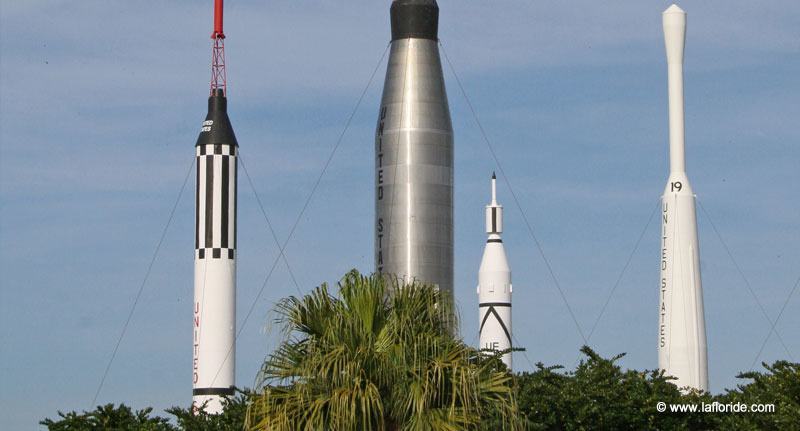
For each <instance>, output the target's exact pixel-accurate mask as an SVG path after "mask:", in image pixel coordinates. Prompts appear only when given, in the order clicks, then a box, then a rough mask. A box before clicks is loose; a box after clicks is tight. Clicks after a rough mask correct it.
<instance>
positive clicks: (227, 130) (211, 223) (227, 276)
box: [192, 89, 238, 413]
mask: <svg viewBox="0 0 800 431" xmlns="http://www.w3.org/2000/svg"><path fill="white" fill-rule="evenodd" d="M237 149H238V143H237V142H236V136H235V135H234V133H233V128H232V127H231V123H230V120H229V119H228V114H227V99H226V98H225V93H224V91H223V90H222V89H215V90H214V91H213V92H212V94H211V97H209V99H208V115H207V116H206V119H205V121H203V125H202V128H201V130H200V136H199V137H198V138H197V144H196V146H195V151H196V157H197V188H196V194H195V204H196V212H195V254H194V316H193V317H194V319H193V324H192V326H193V344H194V346H193V361H192V383H193V385H192V387H193V391H192V395H193V403H194V405H196V406H200V405H202V404H203V403H205V402H208V403H207V404H206V411H208V412H211V413H218V412H220V411H221V410H222V405H221V399H222V397H223V396H226V395H232V394H233V385H234V368H235V356H236V352H235V341H236V195H237V169H236V168H237V164H236V159H237Z"/></svg>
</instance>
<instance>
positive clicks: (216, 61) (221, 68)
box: [211, 0, 228, 96]
mask: <svg viewBox="0 0 800 431" xmlns="http://www.w3.org/2000/svg"><path fill="white" fill-rule="evenodd" d="M222 3H223V0H214V32H213V33H211V39H212V40H213V41H214V47H213V48H212V50H211V95H212V96H213V95H214V93H215V92H216V90H222V94H223V95H227V93H228V75H227V73H226V72H225V33H224V32H223V31H222Z"/></svg>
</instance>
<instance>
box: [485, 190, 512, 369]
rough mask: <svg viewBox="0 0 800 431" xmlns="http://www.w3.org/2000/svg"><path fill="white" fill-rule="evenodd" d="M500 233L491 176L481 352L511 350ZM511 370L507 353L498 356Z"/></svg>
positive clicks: (508, 283)
mask: <svg viewBox="0 0 800 431" xmlns="http://www.w3.org/2000/svg"><path fill="white" fill-rule="evenodd" d="M502 232H503V206H502V205H500V204H498V203H497V177H496V176H495V175H494V174H492V202H491V203H490V204H489V205H487V206H486V233H487V234H489V239H488V240H486V248H485V249H484V250H483V259H482V260H481V269H480V271H479V272H478V310H479V313H480V315H479V318H480V322H481V326H480V330H479V332H480V348H481V350H484V349H485V350H494V351H503V350H508V349H510V348H511V347H512V343H511V339H512V332H511V268H509V267H508V259H506V251H505V249H504V248H503V240H502V239H501V238H500V234H501V233H502ZM502 359H503V362H504V363H505V364H506V366H508V368H509V369H511V365H512V358H511V352H508V353H506V354H504V355H503V357H502Z"/></svg>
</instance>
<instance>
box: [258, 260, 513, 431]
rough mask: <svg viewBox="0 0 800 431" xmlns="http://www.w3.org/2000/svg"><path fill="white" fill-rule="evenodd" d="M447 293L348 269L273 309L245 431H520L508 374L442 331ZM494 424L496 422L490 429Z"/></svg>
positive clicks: (448, 324) (446, 325) (448, 329)
mask: <svg viewBox="0 0 800 431" xmlns="http://www.w3.org/2000/svg"><path fill="white" fill-rule="evenodd" d="M445 298H447V295H443V294H440V292H439V291H438V290H437V289H436V288H434V287H431V286H428V285H423V284H418V283H414V284H411V285H400V284H399V283H398V282H397V281H396V280H391V279H387V277H385V276H378V275H373V276H369V277H367V276H362V275H361V274H359V273H358V272H357V271H351V272H350V273H348V274H347V275H346V276H345V277H344V278H343V279H342V280H341V281H340V282H339V295H338V297H335V296H333V295H331V294H330V293H329V291H328V287H327V285H325V284H323V285H322V286H319V287H318V288H316V289H314V291H312V292H311V293H309V294H308V295H306V296H304V297H302V298H296V297H290V298H287V299H285V300H283V301H282V302H281V303H279V305H278V307H277V312H278V318H277V321H278V322H279V323H280V324H281V325H282V326H283V327H284V329H285V331H286V332H285V335H286V338H285V340H284V341H283V342H282V343H281V345H280V346H279V347H278V348H277V350H276V351H275V352H273V353H272V354H271V355H270V356H269V357H268V358H267V360H266V361H265V363H264V365H263V367H262V370H261V373H260V375H261V381H260V389H259V390H258V391H257V395H256V396H255V397H254V399H253V402H252V403H251V404H250V407H249V409H248V413H247V424H246V427H247V428H248V429H251V430H293V431H294V430H390V431H393V430H461V429H474V430H479V429H490V428H488V426H487V421H490V420H493V421H494V422H493V424H492V425H491V429H512V430H516V429H520V428H521V425H520V423H521V422H520V420H519V419H518V412H517V403H516V399H515V395H514V390H513V388H512V377H511V375H510V374H509V373H508V371H507V370H506V369H505V368H504V366H503V365H502V363H501V361H499V359H497V358H496V357H495V358H488V359H487V358H486V357H485V355H482V354H480V353H479V352H478V351H476V350H475V349H473V348H471V347H469V346H467V345H465V344H464V342H463V341H461V340H460V339H458V338H456V337H455V336H454V335H453V334H452V328H453V327H455V322H454V317H453V316H454V313H453V307H452V304H450V303H448V302H447V301H446V300H445ZM498 424H499V425H498Z"/></svg>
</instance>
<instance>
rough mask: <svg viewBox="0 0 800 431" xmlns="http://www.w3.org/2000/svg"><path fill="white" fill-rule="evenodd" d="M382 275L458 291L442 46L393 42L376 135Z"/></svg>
mask: <svg viewBox="0 0 800 431" xmlns="http://www.w3.org/2000/svg"><path fill="white" fill-rule="evenodd" d="M375 154H376V160H375V171H376V175H375V184H376V200H375V264H376V269H377V270H378V271H379V272H383V273H388V274H395V275H397V276H399V277H401V278H405V279H406V280H408V279H411V278H413V279H416V280H418V281H423V282H428V283H432V284H435V285H438V286H439V288H440V289H443V290H447V291H449V292H451V293H452V290H453V127H452V124H451V121H450V110H449V107H448V104H447V93H446V91H445V85H444V77H443V75H442V65H441V60H440V58H439V48H438V45H437V43H436V41H433V40H428V39H401V40H395V41H394V42H392V47H391V51H390V54H389V64H388V67H387V71H386V81H385V84H384V90H383V98H382V101H381V110H380V114H379V117H378V126H377V130H376V136H375Z"/></svg>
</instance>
